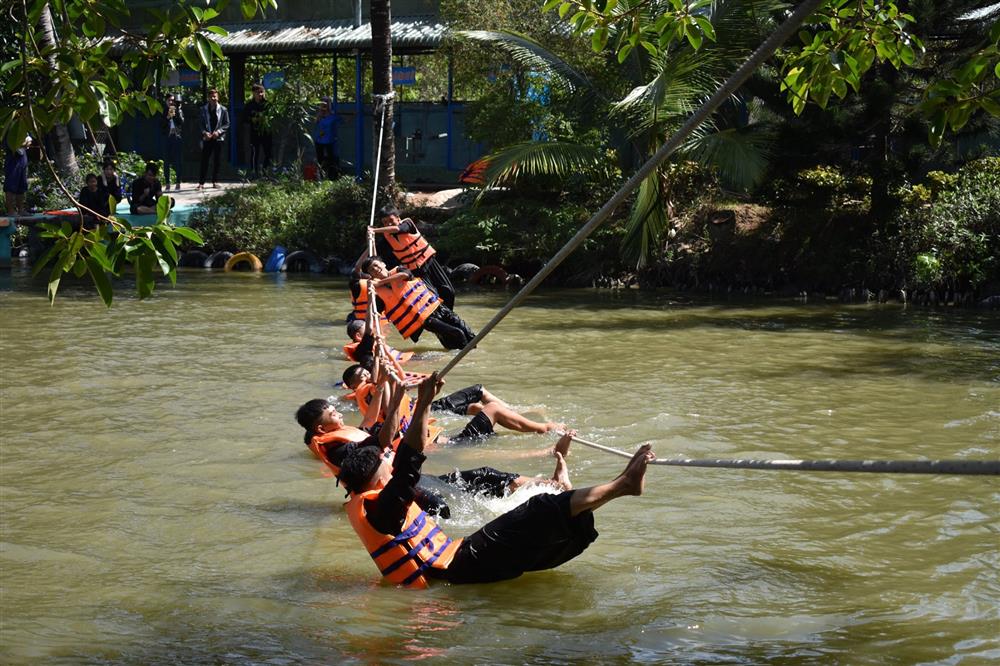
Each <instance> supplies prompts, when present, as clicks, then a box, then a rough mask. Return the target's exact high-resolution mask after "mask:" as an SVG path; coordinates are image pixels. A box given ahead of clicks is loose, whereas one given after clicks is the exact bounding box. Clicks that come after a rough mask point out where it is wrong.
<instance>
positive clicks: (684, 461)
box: [559, 433, 1000, 476]
mask: <svg viewBox="0 0 1000 666" xmlns="http://www.w3.org/2000/svg"><path fill="white" fill-rule="evenodd" d="M559 434H562V433H559ZM571 439H572V440H573V441H574V442H576V443H578V444H583V445H584V446H589V447H590V448H592V449H597V450H599V451H604V452H606V453H611V454H613V455H616V456H621V457H622V458H631V457H632V455H633V454H631V453H628V452H627V451H622V450H621V449H615V448H612V447H610V446H604V445H603V444H598V443H596V442H589V441H587V440H585V439H581V438H580V437H575V436H574V437H572V438H571ZM649 464H650V465H669V466H672V467H723V468H727V469H764V470H796V471H800V472H872V473H879V474H961V475H975V476H998V475H1000V460H754V459H752V458H705V459H695V458H657V459H656V460H653V461H651V462H650V463H649Z"/></svg>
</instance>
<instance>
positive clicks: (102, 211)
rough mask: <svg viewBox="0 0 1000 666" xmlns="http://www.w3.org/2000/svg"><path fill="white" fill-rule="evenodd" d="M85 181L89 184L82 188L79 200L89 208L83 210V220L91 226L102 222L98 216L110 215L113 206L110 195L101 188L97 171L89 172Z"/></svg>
mask: <svg viewBox="0 0 1000 666" xmlns="http://www.w3.org/2000/svg"><path fill="white" fill-rule="evenodd" d="M84 181H85V182H86V183H87V184H86V186H85V187H84V188H83V189H82V190H80V196H78V197H77V200H78V201H79V202H80V205H81V206H83V207H84V208H86V209H88V210H84V211H83V221H84V224H85V225H86V226H88V227H89V226H91V225H96V224H99V223H100V220H99V218H98V216H103V217H109V216H110V215H111V206H109V205H108V197H107V195H106V194H105V193H104V190H102V189H101V187H100V183H99V182H98V180H97V174H96V173H88V174H87V176H86V177H85V178H84Z"/></svg>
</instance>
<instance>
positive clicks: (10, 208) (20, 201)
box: [3, 135, 31, 215]
mask: <svg viewBox="0 0 1000 666" xmlns="http://www.w3.org/2000/svg"><path fill="white" fill-rule="evenodd" d="M4 141H5V145H4V149H5V150H6V153H7V154H6V157H5V159H4V162H3V194H4V203H5V204H6V206H7V214H8V215H24V214H25V213H26V212H27V211H26V210H25V207H24V195H25V193H27V191H28V148H29V147H30V146H31V136H30V135H29V136H26V137H24V143H23V144H22V145H21V147H20V148H18V149H17V150H11V149H10V147H9V146H7V145H6V139H5V140H4Z"/></svg>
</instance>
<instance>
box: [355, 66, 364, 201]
mask: <svg viewBox="0 0 1000 666" xmlns="http://www.w3.org/2000/svg"><path fill="white" fill-rule="evenodd" d="M364 111H365V106H364V102H363V101H362V99H361V51H355V52H354V177H355V178H356V179H357V180H359V181H360V180H361V176H362V173H363V172H364V168H365V153H364V150H365V116H364Z"/></svg>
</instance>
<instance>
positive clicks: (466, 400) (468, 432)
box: [343, 364, 566, 445]
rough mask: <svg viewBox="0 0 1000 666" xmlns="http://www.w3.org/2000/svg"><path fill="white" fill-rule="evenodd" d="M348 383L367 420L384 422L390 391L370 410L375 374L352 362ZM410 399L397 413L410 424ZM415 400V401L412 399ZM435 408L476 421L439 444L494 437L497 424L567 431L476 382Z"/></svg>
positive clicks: (523, 429)
mask: <svg viewBox="0 0 1000 666" xmlns="http://www.w3.org/2000/svg"><path fill="white" fill-rule="evenodd" d="M343 380H344V386H346V387H347V388H349V389H351V390H352V391H353V392H354V393H353V395H354V396H355V400H356V401H357V403H358V410H359V411H360V412H361V414H362V415H363V416H364V418H365V423H368V422H376V421H377V422H378V423H382V422H383V421H384V417H383V416H382V414H384V413H385V412H386V411H387V409H386V407H387V401H386V396H387V395H388V393H387V392H386V391H385V390H384V389H383V393H382V395H383V403H382V405H380V406H378V411H377V412H374V413H373V412H371V411H370V409H371V407H372V404H373V402H374V400H373V396H374V395H375V394H376V392H377V387H376V384H375V382H373V381H372V375H371V373H370V372H369V371H368V370H366V369H365V368H363V367H362V366H361V365H357V364H355V365H352V366H350V367H348V368H347V370H345V371H344V376H343ZM407 400H410V398H408V397H404V398H403V403H404V404H403V405H401V406H400V409H399V411H398V412H397V414H398V415H399V416H401V417H403V418H405V420H406V426H409V424H410V423H411V422H412V420H411V419H412V413H413V408H412V404H411V405H409V406H406V405H405V403H406V401H407ZM411 402H412V400H411ZM431 410H432V411H441V412H451V413H453V414H459V415H461V416H472V420H470V421H469V423H468V424H467V425H466V426H465V428H464V429H463V430H462V431H461V432H460V433H459V434H457V435H455V436H451V437H439V438H438V439H437V443H438V444H442V445H443V444H448V443H452V444H466V443H471V442H475V441H477V440H482V439H486V438H488V437H491V436H492V435H493V434H495V433H494V430H493V427H494V426H496V425H500V426H503V427H504V428H507V429H508V430H513V431H514V432H530V433H539V434H543V433H547V432H551V431H553V430H565V429H566V425H565V424H564V423H553V422H548V423H539V422H538V421H532V420H531V419H529V418H527V417H526V416H524V415H522V414H519V413H518V412H516V411H514V410H513V409H511V407H510V405H508V404H507V403H505V402H504V401H502V400H500V399H499V398H497V397H496V396H495V395H493V394H492V393H490V392H489V391H487V390H486V389H484V388H483V385H482V384H474V385H472V386H467V387H465V388H463V389H460V390H458V391H455V392H453V393H450V394H449V395H446V396H445V397H443V398H440V399H438V400H435V401H434V402H433V403H431ZM405 430H406V427H404V426H403V424H402V423H401V424H400V431H401V432H405Z"/></svg>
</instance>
